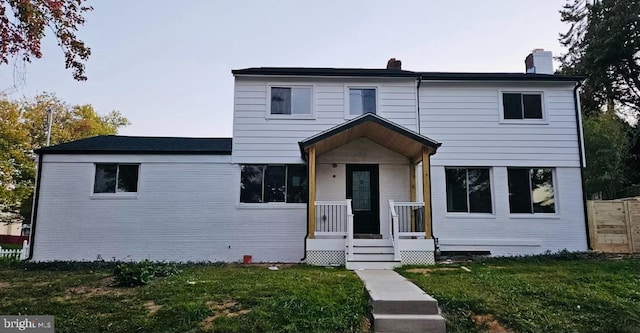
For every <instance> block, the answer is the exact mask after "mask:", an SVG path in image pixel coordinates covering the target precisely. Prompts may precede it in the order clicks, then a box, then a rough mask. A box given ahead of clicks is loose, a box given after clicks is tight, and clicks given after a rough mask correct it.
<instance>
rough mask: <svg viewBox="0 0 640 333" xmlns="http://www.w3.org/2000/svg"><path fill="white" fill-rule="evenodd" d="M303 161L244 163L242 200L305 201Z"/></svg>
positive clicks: (305, 177)
mask: <svg viewBox="0 0 640 333" xmlns="http://www.w3.org/2000/svg"><path fill="white" fill-rule="evenodd" d="M307 193H308V190H307V167H306V165H298V164H291V165H243V166H242V167H241V171H240V202H241V203H269V202H281V203H306V202H307V201H308V200H307Z"/></svg>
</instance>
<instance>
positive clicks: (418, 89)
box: [416, 74, 440, 257]
mask: <svg viewBox="0 0 640 333" xmlns="http://www.w3.org/2000/svg"><path fill="white" fill-rule="evenodd" d="M420 85H422V74H418V84H417V85H416V109H417V110H418V126H417V128H418V134H422V133H421V132H422V131H421V127H422V126H421V122H420ZM422 167H423V168H424V162H422ZM429 168H431V163H429ZM422 172H424V170H422ZM429 177H431V170H429ZM423 186H424V185H423ZM431 189H432V187H431V182H429V192H431V193H433V192H432V191H431ZM423 199H424V198H423ZM425 204H426V203H425ZM429 205H431V203H429ZM429 215H430V218H429V223H430V224H431V228H429V229H430V230H431V232H430V233H431V239H433V242H434V247H435V253H436V257H437V256H439V255H438V253H440V249H439V246H438V238H436V237H435V236H434V235H433V209H430V210H429Z"/></svg>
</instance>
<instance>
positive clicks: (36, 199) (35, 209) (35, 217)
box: [27, 152, 44, 260]
mask: <svg viewBox="0 0 640 333" xmlns="http://www.w3.org/2000/svg"><path fill="white" fill-rule="evenodd" d="M43 159H44V154H43V153H41V152H38V173H37V175H36V188H35V190H34V194H33V208H32V211H31V231H30V232H29V256H28V257H27V260H31V259H33V246H34V240H35V237H36V222H37V221H38V203H39V202H40V179H41V178H42V160H43Z"/></svg>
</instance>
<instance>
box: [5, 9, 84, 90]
mask: <svg viewBox="0 0 640 333" xmlns="http://www.w3.org/2000/svg"><path fill="white" fill-rule="evenodd" d="M84 2H85V0H56V1H37V0H21V1H14V0H0V65H3V64H5V65H6V64H9V60H10V59H11V58H12V57H15V58H16V60H19V61H24V62H30V61H31V59H32V58H36V59H40V58H42V50H41V45H42V39H43V38H44V37H45V31H46V32H47V33H52V34H53V37H54V38H55V39H56V42H57V44H58V46H60V48H61V49H62V51H63V52H64V58H65V67H66V68H71V69H73V78H74V79H76V80H79V81H81V80H86V79H87V78H86V76H85V75H84V64H83V61H86V60H87V59H88V58H89V55H90V54H91V49H90V48H88V47H86V46H85V45H84V42H83V41H82V40H80V39H79V38H78V37H77V36H76V32H77V31H78V28H79V27H80V26H82V25H84V23H85V19H84V14H85V13H86V12H88V11H91V10H93V8H92V7H90V6H86V5H84Z"/></svg>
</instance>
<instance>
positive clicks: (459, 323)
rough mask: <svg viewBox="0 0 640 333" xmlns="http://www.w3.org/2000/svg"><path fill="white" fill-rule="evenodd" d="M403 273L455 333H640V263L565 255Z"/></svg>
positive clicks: (447, 266) (480, 262) (628, 260)
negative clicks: (426, 295) (432, 302)
mask: <svg viewBox="0 0 640 333" xmlns="http://www.w3.org/2000/svg"><path fill="white" fill-rule="evenodd" d="M462 265H464V266H465V267H466V268H468V269H470V270H471V271H470V272H469V271H466V270H464V269H462V268H460V264H454V265H438V266H432V267H403V268H400V269H398V272H400V273H401V274H402V275H404V276H405V277H407V278H409V279H410V280H411V281H413V282H414V283H416V284H417V285H418V286H420V287H421V288H422V289H423V290H425V291H426V292H427V293H429V294H431V295H432V296H434V297H435V298H436V299H437V300H438V303H439V305H440V308H441V309H442V310H443V312H444V315H445V317H446V318H447V330H448V332H508V331H515V332H625V333H631V332H634V333H636V332H640V259H639V258H637V257H636V258H626V259H620V258H611V257H607V256H603V255H586V254H559V255H543V256H535V257H524V258H514V259H509V258H496V259H484V260H477V261H474V262H464V263H462Z"/></svg>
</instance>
